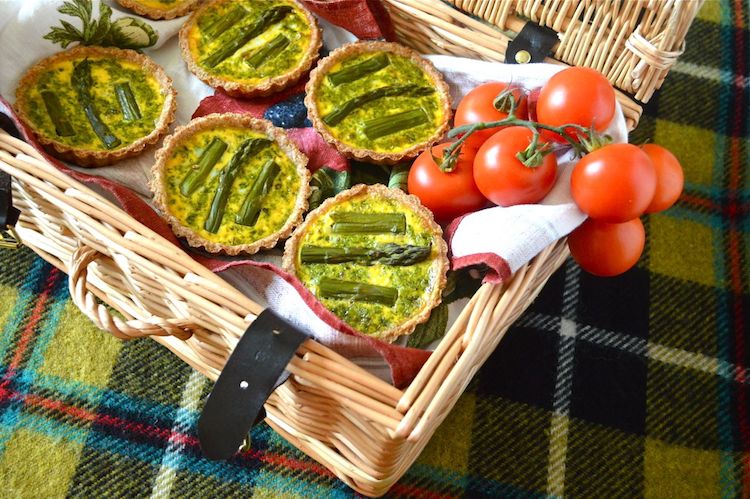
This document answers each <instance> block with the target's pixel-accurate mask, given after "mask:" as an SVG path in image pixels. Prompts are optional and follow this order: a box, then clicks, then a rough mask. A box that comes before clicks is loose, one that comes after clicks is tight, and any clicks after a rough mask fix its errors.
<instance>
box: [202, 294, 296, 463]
mask: <svg viewBox="0 0 750 499" xmlns="http://www.w3.org/2000/svg"><path fill="white" fill-rule="evenodd" d="M307 338H308V335H307V334H305V333H303V332H302V331H300V330H299V329H297V328H296V327H294V326H292V325H291V324H289V323H288V322H286V321H285V320H284V319H282V318H281V317H279V316H278V315H276V314H275V313H274V312H273V311H272V310H270V309H266V310H264V311H263V312H262V313H261V314H260V315H259V316H258V317H257V318H256V319H255V321H253V323H252V324H250V327H248V328H247V331H245V334H243V335H242V338H240V341H239V343H237V347H236V348H235V349H234V351H233V352H232V355H231V356H230V357H229V360H228V361H227V363H226V365H225V366H224V369H223V370H222V371H221V375H220V376H219V379H218V381H216V385H215V386H214V388H213V390H212V391H211V395H209V397H208V401H207V402H206V406H205V408H204V409H203V413H202V414H201V417H200V420H199V421H198V439H199V440H200V444H201V449H202V450H203V453H204V454H205V455H206V457H207V458H208V459H213V460H219V459H229V458H230V457H232V456H233V455H234V454H235V453H236V452H237V449H238V448H239V447H240V445H242V443H243V441H244V440H245V438H246V437H247V434H248V432H249V431H250V428H252V426H253V425H254V424H255V423H257V422H259V421H261V420H262V419H263V418H265V411H264V410H263V404H264V403H265V402H266V399H268V396H269V395H270V394H271V392H273V391H274V390H275V389H276V388H277V387H278V386H279V385H281V384H282V383H283V382H284V381H286V379H287V378H288V377H289V373H288V372H286V371H285V368H286V366H287V364H288V363H289V360H290V359H291V358H292V356H293V355H294V353H295V352H296V351H297V348H299V346H300V345H301V344H302V342H303V341H305V340H306V339H307Z"/></svg>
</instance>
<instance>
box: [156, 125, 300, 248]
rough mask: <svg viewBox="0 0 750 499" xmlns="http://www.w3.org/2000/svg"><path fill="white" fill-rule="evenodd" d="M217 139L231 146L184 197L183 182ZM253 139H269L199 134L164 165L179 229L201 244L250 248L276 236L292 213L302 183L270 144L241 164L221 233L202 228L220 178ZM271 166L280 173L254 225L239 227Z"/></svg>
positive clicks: (234, 132) (229, 132)
mask: <svg viewBox="0 0 750 499" xmlns="http://www.w3.org/2000/svg"><path fill="white" fill-rule="evenodd" d="M217 138H219V139H221V140H222V141H223V142H225V143H226V144H227V148H226V150H225V151H223V152H222V154H221V155H220V157H219V159H218V161H216V163H214V164H213V167H212V168H211V169H210V171H209V173H208V174H207V176H206V177H205V179H202V180H201V182H200V183H199V185H198V187H197V188H195V189H194V190H193V191H192V192H191V193H190V194H187V195H186V194H185V193H184V189H181V186H182V184H183V181H184V179H185V178H186V177H187V176H188V174H190V173H191V172H193V171H194V169H195V167H196V165H197V164H198V162H199V159H200V158H201V155H202V154H203V152H204V151H205V150H206V149H207V148H208V147H209V146H210V145H211V143H212V142H215V139H217ZM252 138H265V135H263V134H262V133H260V132H255V131H252V130H248V129H243V128H238V127H224V128H214V129H207V130H200V131H198V132H196V133H195V134H194V135H192V136H190V137H189V138H188V139H187V140H184V141H183V142H182V143H181V144H180V145H178V146H177V147H175V148H174V149H173V150H172V152H171V155H170V157H169V159H168V160H167V162H166V166H165V171H164V173H163V175H164V177H163V179H164V180H163V183H164V190H165V195H166V204H167V209H168V211H169V212H170V213H171V214H172V215H173V216H175V217H176V218H177V219H178V220H179V221H180V223H182V224H183V225H184V226H186V227H188V228H190V229H191V230H192V231H193V232H195V233H196V234H197V235H199V236H200V237H202V238H203V239H206V240H208V241H212V242H215V243H219V244H222V245H225V246H237V245H242V244H251V243H253V242H254V241H258V240H260V239H263V238H265V237H267V236H270V235H271V234H273V233H275V232H278V231H279V230H280V229H281V228H282V227H283V226H284V225H285V224H286V222H287V220H288V219H289V217H290V216H291V214H292V211H293V210H294V206H295V204H296V198H297V195H298V193H299V190H300V181H301V179H300V176H299V174H298V173H297V167H296V165H295V164H294V162H293V161H292V160H291V159H290V158H289V157H288V156H287V155H286V154H285V153H284V151H283V150H282V149H281V148H280V147H279V145H278V144H276V143H275V142H269V143H268V145H266V146H265V147H262V148H261V149H260V150H258V152H257V153H255V154H253V155H251V157H249V158H248V160H247V161H244V162H243V163H242V166H241V167H240V169H239V172H238V174H237V176H236V178H235V180H234V182H233V183H232V187H231V192H230V194H229V197H228V200H227V203H226V207H225V209H224V213H223V216H222V218H221V224H220V226H219V228H218V230H217V231H216V232H209V231H208V230H206V228H205V227H204V225H205V222H206V219H207V218H208V215H209V211H210V209H211V204H212V202H213V200H214V197H215V195H216V192H217V189H218V188H219V179H220V176H221V172H222V171H223V170H224V168H225V167H226V166H227V165H228V164H229V162H230V160H231V158H232V156H233V155H234V153H235V152H236V151H237V149H238V147H239V146H240V144H242V143H243V142H244V141H245V140H247V139H252ZM269 161H271V162H273V163H275V164H276V165H277V166H278V169H279V171H278V173H277V174H276V175H275V176H274V178H273V182H269V184H270V185H269V186H268V188H267V190H264V195H263V198H262V204H261V207H260V210H259V212H258V214H257V218H256V219H254V220H253V222H254V223H253V224H252V225H242V224H239V223H237V221H236V220H237V218H238V215H240V214H241V213H242V211H243V206H244V205H245V203H246V201H247V197H248V194H249V193H250V191H251V189H252V188H253V186H254V184H255V183H256V180H257V179H258V176H259V174H260V173H261V171H262V169H263V166H264V165H265V164H267V163H268V162H269Z"/></svg>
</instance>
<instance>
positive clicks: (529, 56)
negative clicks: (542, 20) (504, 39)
mask: <svg viewBox="0 0 750 499" xmlns="http://www.w3.org/2000/svg"><path fill="white" fill-rule="evenodd" d="M559 41H560V40H559V38H558V37H557V32H555V30H553V29H550V28H548V27H546V26H540V25H538V24H536V23H533V22H531V21H529V22H527V23H526V24H525V25H524V26H523V29H521V31H520V33H518V34H517V35H516V37H515V38H514V39H513V40H511V42H510V43H509V44H508V48H507V49H506V50H505V63H506V64H519V63H521V64H525V63H528V62H544V58H545V57H547V56H549V55H550V54H551V53H552V48H553V47H554V46H555V44H556V43H557V42H559ZM524 52H525V53H524Z"/></svg>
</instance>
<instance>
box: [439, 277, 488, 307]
mask: <svg viewBox="0 0 750 499" xmlns="http://www.w3.org/2000/svg"><path fill="white" fill-rule="evenodd" d="M470 272H471V270H470V269H460V270H449V271H448V282H447V283H446V284H445V289H443V302H444V303H453V302H454V301H456V300H460V299H461V298H471V297H472V296H474V293H476V292H477V290H478V289H479V287H480V286H481V285H482V280H481V279H476V278H474V277H472V276H471V273H470Z"/></svg>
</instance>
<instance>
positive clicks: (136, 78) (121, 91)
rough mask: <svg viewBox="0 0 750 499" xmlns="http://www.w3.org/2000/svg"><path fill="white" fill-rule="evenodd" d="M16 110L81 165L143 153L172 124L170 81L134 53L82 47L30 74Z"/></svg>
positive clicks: (22, 84) (46, 140) (57, 56)
mask: <svg viewBox="0 0 750 499" xmlns="http://www.w3.org/2000/svg"><path fill="white" fill-rule="evenodd" d="M14 107H15V109H16V112H17V113H18V115H19V117H20V118H21V120H22V121H23V122H24V123H25V124H26V125H27V126H28V127H29V128H30V129H31V130H32V132H33V133H34V134H35V135H36V137H37V139H38V140H39V142H41V143H42V144H43V145H44V146H46V147H47V148H48V149H49V150H50V151H51V152H52V153H53V154H55V155H56V156H58V157H60V158H62V159H66V160H69V161H71V162H73V163H76V164H78V165H81V166H103V165H109V164H112V163H115V162H117V161H120V160H122V159H124V158H128V157H131V156H136V155H138V154H139V153H140V152H141V151H143V149H144V148H145V147H146V146H148V145H151V144H154V143H156V142H157V141H158V140H159V139H160V138H161V137H162V136H163V135H164V134H165V133H166V132H167V128H168V127H169V124H170V123H171V122H172V121H174V113H175V107H176V99H175V91H174V89H173V88H172V80H171V79H170V78H169V77H168V76H167V75H166V74H165V73H164V70H163V69H162V68H161V67H160V66H158V65H157V64H156V63H154V62H153V61H152V60H151V59H149V58H148V57H146V56H145V55H143V54H139V53H138V52H135V51H133V50H122V49H116V48H101V47H76V48H74V49H72V50H68V51H65V52H60V53H58V54H55V55H53V56H51V57H48V58H46V59H44V60H42V61H40V62H38V63H37V64H36V65H34V66H33V67H32V68H31V69H30V70H29V71H27V72H26V74H24V76H23V77H22V78H21V81H20V82H19V84H18V88H17V89H16V103H15V106H14Z"/></svg>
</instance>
